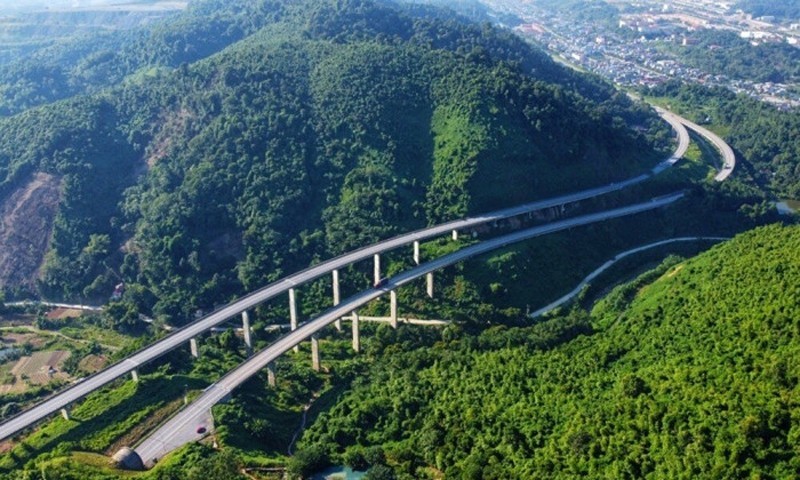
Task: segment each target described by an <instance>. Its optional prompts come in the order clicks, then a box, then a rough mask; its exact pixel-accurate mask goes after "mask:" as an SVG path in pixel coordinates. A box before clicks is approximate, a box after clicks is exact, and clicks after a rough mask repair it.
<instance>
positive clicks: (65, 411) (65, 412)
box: [61, 407, 69, 420]
mask: <svg viewBox="0 0 800 480" xmlns="http://www.w3.org/2000/svg"><path fill="white" fill-rule="evenodd" d="M61 416H62V417H64V420H69V409H67V408H66V407H64V408H62V409H61Z"/></svg>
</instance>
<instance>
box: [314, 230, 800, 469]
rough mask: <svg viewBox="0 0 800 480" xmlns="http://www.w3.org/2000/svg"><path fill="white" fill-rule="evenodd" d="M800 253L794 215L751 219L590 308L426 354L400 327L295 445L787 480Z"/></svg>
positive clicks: (425, 464)
mask: <svg viewBox="0 0 800 480" xmlns="http://www.w3.org/2000/svg"><path fill="white" fill-rule="evenodd" d="M799 249H800V229H798V228H797V227H778V226H771V227H766V228H761V229H757V230H754V231H751V232H748V233H746V234H743V235H740V236H738V237H737V238H735V239H734V240H732V241H729V242H727V243H725V244H721V245H719V246H717V247H714V248H713V249H711V250H710V251H708V252H706V253H704V254H701V255H699V256H697V257H695V258H692V259H690V260H687V261H680V260H677V261H676V260H675V259H672V260H671V261H670V262H668V263H665V264H664V265H662V266H661V267H659V268H657V269H656V270H653V271H651V272H648V273H646V274H644V275H643V276H641V277H640V278H639V279H638V280H636V281H634V282H632V283H630V284H628V285H624V286H621V287H618V288H617V289H615V290H614V291H613V292H611V293H610V294H609V295H608V296H607V297H605V298H604V299H603V300H602V301H601V302H599V303H598V304H597V305H596V306H595V308H594V309H593V310H592V311H591V313H587V312H585V311H581V310H575V311H573V312H571V313H569V314H567V315H564V316H559V317H554V318H551V319H549V320H547V321H545V322H543V323H541V324H539V325H535V326H532V327H526V328H514V329H511V328H506V327H496V328H492V329H489V330H486V331H484V332H482V333H481V334H480V335H479V336H477V337H476V336H474V335H472V334H466V333H464V334H461V333H459V331H458V329H457V328H449V329H447V330H445V331H444V332H443V334H442V336H441V339H440V341H438V342H435V343H433V342H431V343H430V344H429V348H424V349H422V348H417V347H416V346H413V345H414V344H415V343H416V342H404V341H403V340H404V339H403V335H406V334H408V333H407V332H405V333H404V332H402V331H401V332H398V333H396V334H395V335H396V338H392V339H389V340H387V345H388V344H389V343H391V345H392V347H391V348H389V347H387V346H386V345H384V348H386V350H385V353H381V352H382V351H383V350H382V349H381V348H380V347H379V348H377V349H375V350H372V352H373V353H375V355H376V357H375V359H374V361H373V363H372V367H371V368H370V372H369V374H368V375H366V376H359V377H358V378H356V379H355V380H354V381H353V382H352V388H351V390H349V391H348V392H347V393H345V394H344V395H343V396H342V397H341V398H340V399H339V401H338V403H337V404H336V405H335V406H334V407H333V408H332V409H330V410H329V411H328V412H327V413H325V414H323V415H321V416H320V417H319V419H318V420H317V421H316V422H315V423H314V424H313V425H312V426H311V429H310V430H308V431H307V432H306V433H305V435H304V437H303V448H304V449H305V451H306V452H314V454H313V455H309V454H308V453H306V454H303V455H301V456H302V457H303V458H317V461H318V462H321V461H322V460H319V459H320V458H324V457H325V456H326V455H327V456H329V457H330V458H331V459H332V460H333V461H339V460H342V459H343V461H345V462H348V463H349V464H351V465H354V466H358V467H359V468H365V467H366V466H368V465H369V464H372V465H373V466H374V465H379V468H378V469H379V470H380V471H381V472H385V471H386V466H385V465H384V464H388V466H389V467H390V468H391V469H392V470H394V471H395V472H396V473H397V474H398V476H397V478H442V477H441V475H442V474H443V477H444V478H470V479H472V478H474V479H508V478H620V479H625V478H630V479H633V478H664V479H675V478H693V479H694V478H709V479H710V478H794V477H796V475H797V471H798V469H800V464H798V455H797V444H798V427H797V422H796V419H797V418H798V415H800V404H798V401H797V385H798V376H799V375H800V364H798V361H797V359H798V358H799V357H798V354H799V353H800V340H799V338H800V337H798V329H800V323H799V322H798V319H800V304H798V302H797V298H798V296H799V295H800V290H798V286H797V285H798V278H800V259H798V253H797V252H798V251H800V250H799ZM409 345H412V346H409ZM376 473H377V470H376ZM376 478H378V477H376ZM379 478H392V477H391V476H386V477H384V476H381V477H379Z"/></svg>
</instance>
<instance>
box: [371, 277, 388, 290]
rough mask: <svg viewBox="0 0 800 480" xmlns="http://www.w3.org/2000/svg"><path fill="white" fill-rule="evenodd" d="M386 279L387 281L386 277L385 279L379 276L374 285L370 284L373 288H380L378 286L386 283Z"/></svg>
mask: <svg viewBox="0 0 800 480" xmlns="http://www.w3.org/2000/svg"><path fill="white" fill-rule="evenodd" d="M387 281H388V279H386V278H381V279H380V280H378V281H377V282H375V284H374V285H372V286H373V287H374V288H380V287H382V286H384V285H386V282H387Z"/></svg>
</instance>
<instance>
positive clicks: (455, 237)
mask: <svg viewBox="0 0 800 480" xmlns="http://www.w3.org/2000/svg"><path fill="white" fill-rule="evenodd" d="M456 240H458V230H455V229H454V230H453V241H456Z"/></svg>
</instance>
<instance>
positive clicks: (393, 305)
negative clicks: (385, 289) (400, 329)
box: [389, 290, 397, 328]
mask: <svg viewBox="0 0 800 480" xmlns="http://www.w3.org/2000/svg"><path fill="white" fill-rule="evenodd" d="M389 322H390V323H391V324H392V328H397V292H396V291H394V290H392V291H391V292H389Z"/></svg>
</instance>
